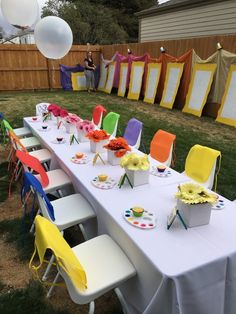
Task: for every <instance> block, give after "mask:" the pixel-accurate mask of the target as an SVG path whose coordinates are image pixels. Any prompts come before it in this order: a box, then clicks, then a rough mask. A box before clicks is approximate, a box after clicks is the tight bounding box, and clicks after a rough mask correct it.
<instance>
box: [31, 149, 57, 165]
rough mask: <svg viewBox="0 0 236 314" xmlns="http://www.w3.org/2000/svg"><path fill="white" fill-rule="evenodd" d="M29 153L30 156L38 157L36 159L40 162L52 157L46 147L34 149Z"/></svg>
mask: <svg viewBox="0 0 236 314" xmlns="http://www.w3.org/2000/svg"><path fill="white" fill-rule="evenodd" d="M29 154H30V155H31V156H34V157H36V158H38V160H39V161H40V162H41V163H45V162H47V161H50V160H51V159H52V153H51V152H50V151H49V150H48V149H46V148H42V149H39V150H34V151H32V152H29Z"/></svg>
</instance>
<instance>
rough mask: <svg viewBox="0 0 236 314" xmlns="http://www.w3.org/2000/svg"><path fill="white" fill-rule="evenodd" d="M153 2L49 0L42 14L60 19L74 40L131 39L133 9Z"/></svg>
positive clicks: (110, 41)
mask: <svg viewBox="0 0 236 314" xmlns="http://www.w3.org/2000/svg"><path fill="white" fill-rule="evenodd" d="M155 3H156V1H154V0H132V1H125V0H120V1H107V0H90V1H89V0H83V1H80V0H70V1H65V0H60V1H56V0H49V1H48V2H47V3H46V5H45V7H44V8H43V16H48V15H56V16H59V17H61V18H62V19H64V20H65V21H66V22H67V23H68V24H69V25H70V27H71V29H72V32H73V35H74V44H86V43H87V42H89V43H91V44H114V43H125V42H135V41H137V37H138V20H137V18H136V16H134V13H135V12H137V11H140V10H142V9H145V8H146V7H150V6H151V5H152V4H155Z"/></svg>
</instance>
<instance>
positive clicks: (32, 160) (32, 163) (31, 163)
mask: <svg viewBox="0 0 236 314" xmlns="http://www.w3.org/2000/svg"><path fill="white" fill-rule="evenodd" d="M16 157H17V158H18V159H19V160H20V161H21V163H22V165H23V166H25V167H27V168H31V169H33V170H34V171H35V172H37V173H38V174H39V175H40V181H41V183H42V186H43V187H46V186H47V185H48V184H49V179H48V175H47V173H46V171H45V170H44V168H43V166H42V165H41V163H40V161H39V160H38V159H37V158H36V157H34V156H31V155H29V154H27V153H25V152H23V151H20V150H17V151H16ZM25 167H24V169H25Z"/></svg>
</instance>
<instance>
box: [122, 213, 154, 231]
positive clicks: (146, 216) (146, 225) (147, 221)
mask: <svg viewBox="0 0 236 314" xmlns="http://www.w3.org/2000/svg"><path fill="white" fill-rule="evenodd" d="M123 217H124V219H125V220H126V221H127V222H128V223H129V224H131V225H132V226H134V227H137V228H140V229H153V228H155V227H156V216H155V214H153V213H151V212H149V211H147V210H145V211H144V213H143V215H142V217H136V216H134V215H133V212H132V210H131V209H126V210H125V211H124V212H123Z"/></svg>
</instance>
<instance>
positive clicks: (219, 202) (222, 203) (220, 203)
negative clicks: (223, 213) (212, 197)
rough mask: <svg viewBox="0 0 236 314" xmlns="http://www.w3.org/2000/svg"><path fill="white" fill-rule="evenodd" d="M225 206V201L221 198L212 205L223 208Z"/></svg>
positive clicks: (213, 207)
mask: <svg viewBox="0 0 236 314" xmlns="http://www.w3.org/2000/svg"><path fill="white" fill-rule="evenodd" d="M224 207H225V201H224V200H222V199H221V198H219V199H218V201H217V202H216V203H215V204H214V205H213V206H212V209H217V210H220V209H223V208H224Z"/></svg>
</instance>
